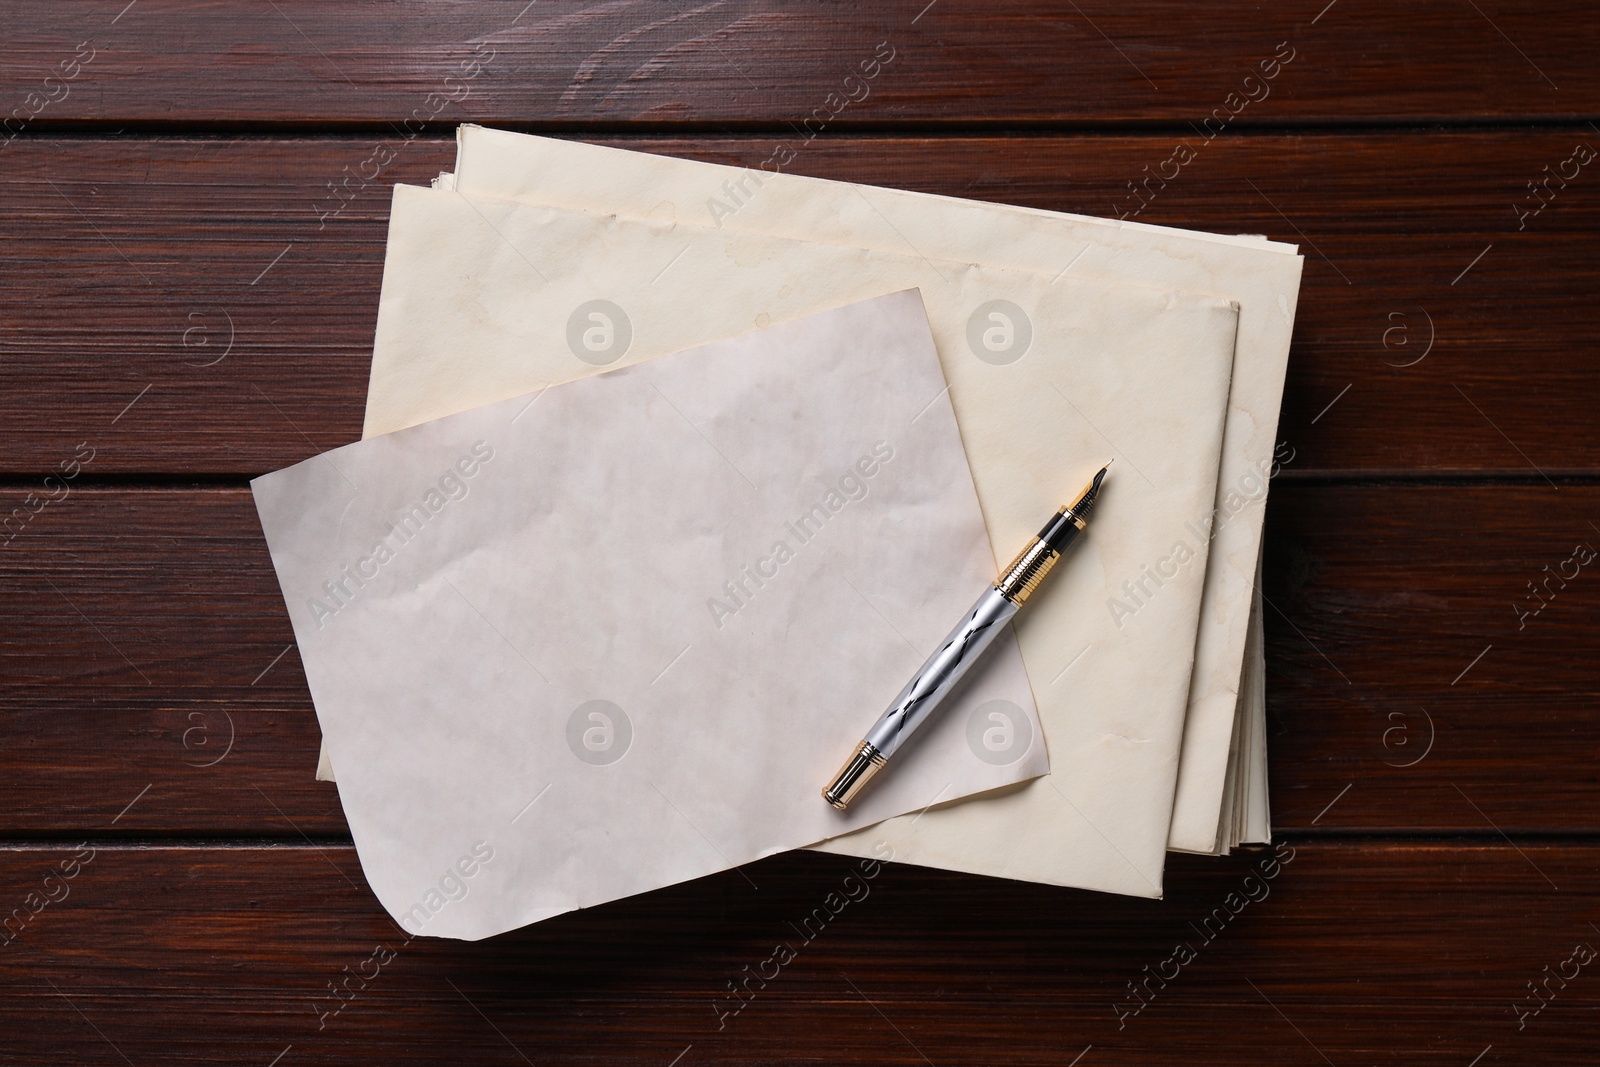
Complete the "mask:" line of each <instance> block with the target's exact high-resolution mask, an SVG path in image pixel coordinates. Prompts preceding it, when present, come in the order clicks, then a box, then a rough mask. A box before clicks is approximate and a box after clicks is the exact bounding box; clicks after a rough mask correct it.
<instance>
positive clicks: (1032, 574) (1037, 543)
mask: <svg viewBox="0 0 1600 1067" xmlns="http://www.w3.org/2000/svg"><path fill="white" fill-rule="evenodd" d="M1060 558H1061V554H1060V553H1058V552H1057V551H1056V550H1055V549H1053V548H1051V547H1050V546H1049V545H1047V544H1045V543H1044V542H1043V541H1041V540H1039V539H1038V538H1037V537H1036V538H1034V539H1033V541H1031V542H1030V543H1029V544H1028V547H1027V548H1025V549H1023V550H1022V551H1021V552H1020V553H1018V554H1017V558H1016V559H1014V560H1012V561H1011V566H1009V567H1007V568H1006V569H1005V571H1004V573H1002V574H1001V575H1000V580H999V581H997V582H995V583H994V587H995V588H996V589H998V590H1000V594H1001V595H1002V596H1004V597H1005V598H1006V599H1007V600H1009V601H1011V602H1012V603H1013V604H1021V603H1022V602H1023V601H1025V600H1027V599H1028V597H1029V596H1030V595H1031V594H1032V593H1033V591H1034V590H1035V589H1037V588H1039V583H1040V582H1042V581H1044V576H1045V575H1046V574H1049V573H1050V568H1051V567H1054V566H1055V565H1056V560H1058V559H1060Z"/></svg>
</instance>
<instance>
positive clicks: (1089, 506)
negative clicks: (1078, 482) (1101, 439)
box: [1067, 460, 1115, 521]
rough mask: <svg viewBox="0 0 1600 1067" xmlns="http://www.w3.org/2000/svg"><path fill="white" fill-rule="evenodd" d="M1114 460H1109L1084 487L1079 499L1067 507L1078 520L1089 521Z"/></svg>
mask: <svg viewBox="0 0 1600 1067" xmlns="http://www.w3.org/2000/svg"><path fill="white" fill-rule="evenodd" d="M1113 462H1115V461H1114V460H1107V461H1106V465H1105V466H1104V467H1101V468H1100V472H1099V473H1098V474H1096V475H1095V476H1094V478H1093V480H1091V481H1090V482H1089V484H1088V485H1086V486H1084V487H1083V492H1081V493H1079V494H1078V499H1076V500H1074V501H1073V502H1072V503H1070V504H1068V505H1067V509H1068V510H1069V511H1071V512H1072V513H1073V514H1074V515H1076V516H1077V517H1078V518H1080V519H1083V520H1084V521H1088V518H1089V512H1090V511H1091V510H1093V508H1094V502H1095V499H1096V498H1097V497H1099V495H1100V483H1101V482H1103V481H1105V480H1106V471H1108V470H1110V469H1111V464H1112V463H1113Z"/></svg>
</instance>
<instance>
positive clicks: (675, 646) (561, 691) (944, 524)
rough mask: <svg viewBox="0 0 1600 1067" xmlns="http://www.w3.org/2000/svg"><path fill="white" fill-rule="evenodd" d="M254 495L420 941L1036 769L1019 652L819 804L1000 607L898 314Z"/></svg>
mask: <svg viewBox="0 0 1600 1067" xmlns="http://www.w3.org/2000/svg"><path fill="white" fill-rule="evenodd" d="M556 343H560V342H556ZM564 349H565V346H564V344H563V350H564ZM569 358H570V354H569ZM253 487H254V489H255V495H256V502H257V507H258V509H259V511H260V515H261V521H262V526H263V527H264V529H265V530H266V533H267V541H268V545H269V547H270V548H271V551H272V559H273V564H274V566H275V567H276V568H277V572H278V577H279V581H280V583H281V585H282V587H283V593H284V599H285V601H286V603H287V604H288V607H289V614H290V618H291V619H292V621H293V623H294V629H295V637H296V641H297V643H298V645H299V648H300V655H301V657H302V660H303V661H304V663H305V667H306V677H307V680H308V681H309V683H310V685H311V691H312V695H313V697H314V699H315V702H316V706H317V716H318V719H319V721H320V723H321V725H322V729H323V731H324V734H325V736H326V738H327V741H328V745H329V747H330V749H331V750H332V752H333V756H334V759H335V760H337V761H338V766H339V768H340V771H341V774H340V781H339V791H340V799H341V800H342V802H343V805H344V810H345V814H346V816H347V817H348V818H349V820H350V827H351V831H352V833H353V835H354V837H355V843H356V848H357V851H358V853H359V855H360V858H361V863H362V869H363V871H364V872H365V874H366V876H367V880H368V881H369V883H370V884H371V885H372V888H373V891H374V892H375V893H376V894H377V896H378V898H379V900H381V901H382V902H383V904H384V906H385V907H386V908H387V909H388V910H389V912H390V914H391V915H393V916H394V917H395V918H396V920H398V921H400V922H401V923H402V924H403V925H405V926H406V927H407V929H409V930H412V931H413V932H416V933H422V934H429V935H440V936H447V937H459V938H468V939H476V938H481V937H487V936H490V935H492V934H496V933H499V932H501V931H504V930H509V929H512V928H514V927H517V926H521V925H524V924H526V923H530V922H536V921H538V920H540V919H543V918H547V917H549V916H552V915H557V914H560V913H561V912H564V911H570V910H572V909H574V908H581V907H587V906H589V905H593V904H598V903H601V902H603V901H607V900H613V899H616V898H618V897H621V896H626V895H629V894H633V893H639V892H644V891H647V890H650V889H654V888H657V887H659V886H664V885H670V884H672V883H674V882H679V881H683V880H685V879H688V878H695V877H698V876H701V875H704V874H709V873H712V872H714V871H718V870H721V869H724V868H726V867H730V866H733V865H736V864H741V863H747V862H750V861H752V860H755V859H758V858H760V857H762V856H765V855H770V854H772V853H775V852H779V851H784V850H788V849H792V848H797V847H800V846H802V845H805V844H807V843H808V842H810V841H814V840H816V839H817V838H820V837H826V836H829V835H832V834H835V833H838V832H840V831H841V830H846V829H852V828H854V827H859V826H865V825H867V824H870V823H872V822H875V821H877V820H880V819H882V818H884V817H885V816H889V815H896V814H899V813H901V812H905V811H914V810H917V809H920V808H922V807H925V806H926V805H927V804H928V803H930V802H931V801H932V800H934V799H935V798H936V797H941V796H942V797H946V798H948V797H950V796H959V795H965V794H969V793H973V792H978V791H984V790H992V789H995V788H997V787H1000V786H1006V785H1010V784H1013V783H1016V782H1018V781H1020V780H1023V779H1026V778H1029V777H1032V776H1034V775H1038V774H1041V773H1043V772H1044V771H1045V770H1046V769H1047V767H1048V762H1047V759H1046V754H1045V748H1044V745H1043V743H1042V740H1041V738H1040V730H1039V725H1038V721H1037V718H1036V717H1035V714H1034V708H1033V703H1032V699H1031V696H1030V694H1029V690H1028V683H1027V678H1026V676H1025V675H1024V673H1023V669H1022V663H1021V658H1020V656H1019V655H1018V652H1017V647H1016V643H1015V640H1014V639H1013V638H1012V637H1011V635H1010V634H1009V633H1008V634H1005V635H1002V638H1001V643H1000V645H999V647H998V648H996V649H995V654H994V655H992V656H990V657H988V658H986V659H985V660H984V661H983V662H982V663H980V664H979V665H978V666H977V667H975V668H974V671H975V675H974V676H971V682H970V684H967V685H964V686H963V688H962V689H961V690H960V691H959V692H958V694H956V695H955V697H954V698H953V700H954V703H953V704H952V705H951V706H948V707H947V708H946V709H945V710H946V714H944V715H942V716H940V717H939V718H938V719H937V720H936V721H934V722H931V723H930V724H929V726H928V727H927V729H926V731H925V732H924V733H919V735H918V736H917V737H916V738H915V739H914V740H913V741H912V745H913V746H914V750H912V751H908V752H906V753H904V754H903V755H904V758H902V759H901V760H899V761H897V763H896V765H895V766H893V767H891V768H889V769H888V770H887V771H885V772H884V773H882V774H880V775H879V781H876V782H874V783H873V785H874V788H873V789H872V790H871V791H870V792H868V793H865V794H863V795H862V796H861V797H860V798H858V800H857V802H856V803H855V804H853V805H852V806H851V810H850V811H849V812H848V813H842V812H837V811H835V810H834V809H832V808H830V807H829V806H828V805H827V804H825V803H824V802H823V800H822V798H821V797H820V796H819V795H818V793H819V791H820V789H821V788H822V786H823V785H824V784H825V783H826V782H827V780H828V778H829V776H830V775H831V774H832V773H833V772H834V771H835V770H836V769H837V767H838V764H839V762H840V760H842V759H843V758H844V756H845V755H846V754H848V752H849V750H850V748H851V747H852V746H853V744H854V742H855V740H856V738H857V736H858V735H859V734H860V732H861V730H862V729H863V724H864V723H870V721H871V719H872V718H873V717H874V716H875V715H876V714H877V712H878V710H880V705H883V704H887V703H888V702H889V701H890V700H891V699H892V698H893V697H894V695H895V693H896V692H898V691H899V688H900V686H901V685H902V684H903V683H904V681H905V679H906V677H908V676H909V675H910V674H911V672H913V671H914V670H915V669H916V667H917V666H918V665H919V664H920V662H921V660H922V656H921V653H920V652H919V651H918V649H919V648H921V647H923V646H926V645H929V644H931V643H934V642H937V641H938V640H939V639H940V638H942V637H943V636H944V633H945V631H946V630H947V629H948V627H949V625H950V622H951V620H953V619H956V618H959V617H960V615H961V614H962V612H964V611H965V610H966V609H967V608H968V606H969V605H970V602H971V599H972V597H973V595H974V594H973V591H974V590H975V589H981V588H982V586H983V583H984V582H985V581H987V580H989V579H990V577H991V569H992V562H991V556H990V552H989V546H988V538H987V536H986V534H985V532H984V527H983V521H982V517H981V515H980V512H979V509H978V501H977V497H976V495H975V493H974V491H973V485H972V479H971V475H970V472H969V470H968V467H967V462H966V457H965V455H964V453H963V451H962V448H961V442H960V438H959V434H958V432H957V429H956V424H955V419H954V416H953V414H952V411H951V408H950V402H949V398H948V394H947V391H946V388H945V382H944V378H943V376H942V374H941V373H940V368H939V362H938V358H937V356H936V355H935V352H934V348H933V342H932V338H931V337H930V335H929V332H928V325H927V319H926V317H925V316H924V314H923V310H922V305H921V301H920V299H919V297H918V294H917V293H916V292H915V291H909V292H901V293H897V294H893V295H889V296H884V297H880V298H879V299H876V300H871V301H867V302H865V303H861V304H856V305H852V306H849V307H844V308H839V309H837V310H834V311H829V312H825V313H822V314H818V315H815V316H812V317H809V318H805V319H800V320H797V321H794V322H790V323H787V324H784V325H780V326H774V327H772V328H771V329H769V330H766V331H761V332H758V333H754V334H750V335H748V336H745V337H741V338H736V339H733V340H729V341H724V342H721V343H718V344H713V345H710V346H707V347H705V348H702V349H698V350H693V351H689V352H683V353H680V354H677V355H673V356H668V357H666V358H663V359H658V360H653V361H651V362H649V363H645V364H640V365H636V366H632V367H627V368H625V369H621V370H618V371H616V372H614V373H611V374H604V375H599V376H596V377H590V378H587V379H585V380H583V381H579V382H574V383H572V384H570V385H564V386H561V387H559V388H552V389H549V390H547V391H545V392H542V393H536V394H533V395H530V396H527V397H518V398H514V399H511V400H508V401H504V402H502V403H499V404H495V405H491V406H489V407H487V408H478V409H475V410H471V411H467V412H464V413H461V414H458V415H453V416H450V417H449V418H445V419H441V420H438V421H435V422H430V423H426V424H424V425H420V426H416V427H413V428H411V429H409V430H404V431H401V432H399V433H395V434H390V435H387V436H381V437H376V438H373V439H370V440H366V441H362V442H359V443H356V444H353V445H347V446H345V447H344V448H340V449H336V450H334V451H332V452H328V453H325V454H324V455H321V456H317V457H314V458H312V459H309V460H306V461H305V462H302V463H300V464H297V465H296V466H294V467H290V468H288V469H287V470H283V471H278V472H276V473H273V474H269V475H265V476H263V477H261V478H258V479H256V480H255V482H254V483H253ZM995 716H999V719H998V720H996V719H995ZM997 721H998V722H1003V723H1004V724H1005V726H1006V728H1008V729H1010V730H1011V731H1012V733H1013V736H1015V737H1017V738H1029V739H1030V740H1028V741H1026V742H1024V743H1020V744H1018V745H1016V746H1014V750H1012V751H1008V752H1007V753H1005V756H1006V758H1004V759H994V758H987V757H988V756H989V753H987V751H986V750H985V749H983V748H982V747H981V746H978V747H974V746H971V745H969V744H967V742H966V738H967V735H968V733H969V732H970V730H969V728H970V725H971V724H972V723H982V724H984V727H985V728H986V729H987V728H992V727H991V724H993V723H996V722H997Z"/></svg>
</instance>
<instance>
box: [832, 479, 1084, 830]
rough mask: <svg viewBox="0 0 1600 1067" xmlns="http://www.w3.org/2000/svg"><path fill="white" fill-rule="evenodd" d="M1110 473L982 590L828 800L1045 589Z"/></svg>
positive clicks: (881, 755) (865, 775) (869, 770)
mask: <svg viewBox="0 0 1600 1067" xmlns="http://www.w3.org/2000/svg"><path fill="white" fill-rule="evenodd" d="M1105 475H1106V472H1105V468H1101V470H1100V473H1099V474H1097V475H1095V477H1094V480H1093V481H1092V482H1090V483H1089V484H1088V485H1087V486H1085V487H1084V490H1083V492H1082V493H1080V494H1079V495H1078V497H1077V499H1076V500H1074V501H1073V502H1072V503H1071V504H1069V505H1067V506H1066V507H1064V508H1062V509H1061V510H1060V511H1058V512H1056V514H1055V515H1054V516H1052V517H1051V519H1050V521H1049V522H1047V523H1046V524H1045V526H1044V529H1042V530H1040V531H1039V534H1038V536H1036V537H1035V538H1034V539H1033V540H1032V541H1030V542H1028V544H1027V546H1026V547H1024V548H1023V550H1022V551H1021V552H1019V553H1018V554H1017V557H1016V558H1015V559H1013V560H1012V561H1011V565H1010V566H1008V567H1007V568H1006V569H1005V571H1004V572H1002V573H1001V575H1000V577H999V578H998V579H997V580H996V581H995V583H994V584H993V585H991V586H990V587H989V588H988V589H986V590H984V592H983V595H982V596H980V597H979V598H978V601H977V603H975V604H973V605H972V608H971V610H969V611H968V612H967V613H966V615H964V616H962V619H961V621H960V622H959V623H957V624H956V627H955V629H953V630H951V631H950V634H949V636H947V637H946V638H945V639H944V640H943V641H942V642H940V644H939V647H938V648H937V649H936V650H934V653H933V654H932V655H931V656H929V657H928V659H927V661H926V662H925V663H923V665H922V667H921V669H920V670H918V671H917V673H916V674H915V675H913V676H912V678H911V681H909V682H907V683H906V687H905V688H904V689H902V690H900V695H899V696H897V697H895V699H894V703H892V704H890V705H889V707H888V710H886V711H885V712H884V713H883V714H882V715H880V716H878V721H877V722H876V723H874V724H873V726H872V729H871V730H868V731H867V734H866V736H865V737H864V738H863V739H862V740H861V743H860V744H858V745H856V748H855V751H854V752H852V753H851V754H850V758H849V759H847V760H845V763H844V766H843V767H840V768H839V773H838V774H836V775H834V777H833V781H832V782H830V783H829V784H828V787H827V788H826V789H824V790H823V791H822V798H823V799H824V800H826V801H827V802H828V803H829V804H832V805H833V806H834V807H836V808H838V809H839V810H841V811H843V810H844V809H845V808H846V807H848V806H849V804H850V801H851V800H853V799H854V798H855V795H856V794H857V793H859V792H860V791H861V790H862V789H863V788H864V787H865V786H866V784H867V783H868V782H869V781H871V780H872V777H873V775H875V774H877V773H878V771H879V769H880V768H882V767H883V766H884V764H886V763H888V761H889V757H891V756H893V755H894V754H895V753H896V752H897V751H899V749H900V746H901V745H903V744H905V742H906V739H907V738H909V737H910V736H911V735H912V734H913V733H915V732H916V730H917V728H918V727H919V726H921V725H922V724H923V722H925V721H926V720H927V718H928V716H930V715H932V714H933V713H934V711H935V710H937V709H938V707H939V705H940V704H941V703H943V702H944V700H945V698H946V697H948V696H949V695H950V691H951V690H953V689H954V688H955V687H956V684H957V683H958V682H960V681H961V678H962V676H963V675H965V674H966V673H967V671H968V670H970V669H971V668H972V665H973V664H974V663H976V662H977V661H978V659H979V657H981V656H982V655H983V654H984V652H985V651H986V650H987V649H988V648H989V646H990V644H992V643H993V642H994V639H995V638H996V637H997V636H999V634H1000V631H1001V630H1002V629H1004V628H1005V625H1006V623H1008V622H1010V621H1011V617H1012V616H1013V615H1015V614H1016V613H1017V610H1018V609H1019V608H1021V607H1022V604H1023V602H1024V601H1026V600H1027V599H1028V597H1029V596H1031V595H1032V594H1033V591H1034V590H1035V589H1037V588H1038V587H1039V583H1040V582H1042V581H1043V580H1044V577H1045V575H1047V574H1049V573H1050V570H1051V568H1053V567H1054V566H1055V564H1056V561H1057V560H1059V559H1060V558H1061V553H1062V552H1063V551H1065V550H1066V548H1067V546H1068V545H1070V544H1071V543H1072V542H1073V541H1074V540H1075V539H1076V538H1077V536H1078V534H1079V533H1080V532H1082V530H1083V529H1084V527H1085V525H1086V520H1087V519H1088V517H1089V512H1090V510H1091V509H1092V508H1093V507H1094V502H1095V499H1096V498H1097V497H1098V496H1099V493H1100V483H1101V481H1102V480H1103V479H1104V478H1105Z"/></svg>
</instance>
